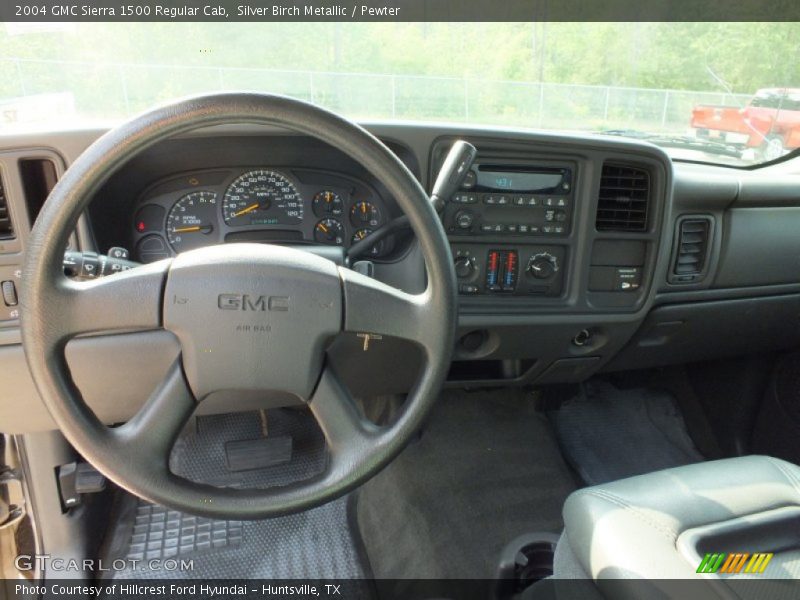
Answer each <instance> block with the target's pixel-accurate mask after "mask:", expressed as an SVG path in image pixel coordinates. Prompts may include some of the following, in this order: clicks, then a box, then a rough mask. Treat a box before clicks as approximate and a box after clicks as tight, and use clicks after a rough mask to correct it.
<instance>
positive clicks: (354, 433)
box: [308, 367, 378, 468]
mask: <svg viewBox="0 0 800 600" xmlns="http://www.w3.org/2000/svg"><path fill="white" fill-rule="evenodd" d="M308 406H309V408H310V409H311V413H312V414H313V415H314V418H315V419H316V420H317V423H318V424H319V426H320V428H321V429H322V433H323V434H324V435H325V441H326V442H327V443H328V449H329V451H330V453H331V457H332V463H333V465H334V468H335V465H336V464H337V463H339V462H341V461H345V462H347V461H348V460H352V459H353V458H354V457H355V456H358V455H359V454H364V453H365V452H366V450H367V449H368V448H370V447H371V445H372V444H373V443H374V439H375V438H376V436H377V435H378V428H377V427H376V426H375V425H373V424H372V423H370V422H368V421H366V420H365V419H363V418H362V417H361V415H360V414H359V411H358V407H356V405H355V402H354V400H353V398H352V396H351V395H350V392H348V391H347V388H345V386H344V385H343V384H342V382H341V381H340V380H339V378H338V376H337V375H336V373H335V372H334V371H333V369H331V368H330V367H326V368H325V369H323V371H322V376H321V377H320V380H319V383H318V384H317V389H316V390H315V392H314V395H313V396H312V397H311V400H310V401H309V404H308Z"/></svg>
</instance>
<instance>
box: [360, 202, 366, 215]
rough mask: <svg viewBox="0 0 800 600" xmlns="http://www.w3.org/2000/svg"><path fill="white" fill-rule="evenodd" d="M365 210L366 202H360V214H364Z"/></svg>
mask: <svg viewBox="0 0 800 600" xmlns="http://www.w3.org/2000/svg"><path fill="white" fill-rule="evenodd" d="M366 212H367V204H366V202H362V203H361V214H366Z"/></svg>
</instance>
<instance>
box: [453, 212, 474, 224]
mask: <svg viewBox="0 0 800 600" xmlns="http://www.w3.org/2000/svg"><path fill="white" fill-rule="evenodd" d="M454 220H455V222H456V226H457V227H458V228H459V229H470V228H471V227H472V223H473V222H474V221H475V216H474V215H473V214H472V213H471V212H469V211H466V210H460V211H458V212H457V213H456V217H455V219H454Z"/></svg>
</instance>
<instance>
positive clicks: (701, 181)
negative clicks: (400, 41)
mask: <svg viewBox="0 0 800 600" xmlns="http://www.w3.org/2000/svg"><path fill="white" fill-rule="evenodd" d="M365 125H366V126H367V128H368V129H369V130H370V131H372V132H373V133H374V134H376V135H378V136H379V137H380V138H381V139H383V140H384V141H386V142H389V143H390V144H391V145H392V148H393V150H395V151H396V152H398V153H401V154H402V155H403V159H404V160H405V161H406V163H407V164H408V165H409V166H410V167H411V169H412V171H413V172H414V173H415V174H417V176H418V177H419V179H420V181H421V182H422V183H423V186H425V187H426V188H429V187H430V177H431V174H432V173H433V171H434V162H435V161H434V157H433V155H432V149H433V148H434V143H435V141H436V140H439V139H443V138H453V137H455V136H463V137H466V138H467V139H469V138H472V139H477V140H484V144H485V143H486V142H485V140H490V141H491V145H492V147H493V148H495V149H497V148H502V147H504V146H505V147H507V148H508V149H509V151H510V152H512V153H516V154H519V153H523V154H527V155H529V156H539V157H548V156H549V157H552V156H554V155H562V156H569V157H572V158H573V159H575V160H578V161H582V164H583V171H582V174H581V177H582V178H583V179H582V181H583V182H584V188H583V190H582V194H583V195H584V198H585V201H586V202H587V204H586V207H585V209H584V210H582V211H581V214H579V215H577V216H576V221H575V223H576V225H575V230H574V232H573V234H572V236H571V237H570V241H569V243H570V244H571V246H570V250H571V253H570V268H571V273H570V274H569V281H568V284H567V290H566V292H565V295H564V297H563V298H562V301H561V302H557V303H554V304H553V305H552V306H548V305H547V304H546V303H542V304H538V305H536V304H535V303H534V304H528V305H526V306H522V305H519V306H518V305H510V304H505V305H504V304H499V305H494V306H492V305H491V304H489V305H486V306H482V305H481V304H480V303H476V302H466V304H465V305H464V306H463V307H462V309H461V315H460V317H459V323H460V325H459V334H460V335H461V336H465V335H468V334H471V333H473V332H475V331H483V332H485V333H486V339H487V340H488V343H487V344H486V345H485V346H483V347H482V348H479V349H478V350H477V351H474V350H470V349H468V348H467V347H465V346H464V345H463V342H464V340H463V339H460V340H459V342H458V345H457V348H456V355H455V359H456V360H457V361H458V362H460V363H462V367H464V368H466V369H467V370H469V369H470V368H471V366H470V365H471V364H473V363H472V361H479V362H481V363H486V362H487V361H490V362H491V361H494V362H497V363H498V364H500V363H503V364H505V362H504V361H509V360H510V361H515V360H516V361H522V362H523V363H524V369H523V371H524V373H523V375H522V376H520V377H504V376H498V377H497V378H491V379H487V380H485V381H484V380H480V379H477V380H476V379H474V378H473V379H472V380H471V381H470V382H464V381H460V380H459V379H458V377H455V378H454V379H452V380H451V382H450V384H451V385H462V384H470V385H519V384H523V383H536V382H537V380H539V379H540V378H541V377H542V376H544V374H545V373H552V372H553V370H552V369H551V367H554V366H555V365H556V362H557V361H560V360H564V359H568V360H574V359H584V358H586V359H592V360H591V361H590V362H591V366H590V368H589V369H588V370H587V371H585V372H583V373H582V374H581V375H580V376H581V378H583V377H585V376H588V375H590V374H591V373H593V372H596V371H597V370H598V369H600V368H603V366H604V365H608V368H612V369H617V368H632V367H647V366H652V365H655V364H663V363H664V362H665V359H667V358H668V360H667V362H676V361H677V362H680V361H681V360H693V359H698V358H707V357H713V356H715V355H719V356H721V355H724V354H728V353H730V352H735V353H743V352H747V351H749V350H751V349H753V348H755V347H756V346H754V345H753V344H738V343H734V342H735V341H736V338H735V337H734V338H725V337H724V336H723V337H722V338H715V337H714V335H713V333H714V332H715V331H717V330H724V331H730V330H731V328H733V329H734V331H735V330H736V328H737V327H738V326H739V322H738V320H737V319H738V318H739V317H738V316H737V315H738V314H740V313H738V312H737V311H741V310H746V311H747V312H748V314H752V315H754V318H756V315H759V314H760V311H761V310H762V309H763V310H765V311H770V310H774V311H776V314H781V315H785V314H786V311H791V310H794V308H796V305H795V304H794V302H795V301H794V300H793V299H792V298H790V297H784V298H782V299H780V300H776V299H775V296H776V294H787V293H791V292H793V291H794V292H798V291H800V277H798V276H797V275H798V273H800V269H798V268H797V262H796V261H795V262H793V259H792V257H793V256H794V257H795V258H796V257H797V245H796V241H795V240H794V239H793V238H792V236H790V235H789V230H790V229H792V227H791V226H789V225H787V226H786V227H785V228H784V227H780V228H779V229H778V233H777V237H775V234H774V231H775V229H774V227H773V226H772V224H773V223H775V218H776V217H775V215H776V214H777V213H776V212H775V209H777V208H778V207H782V209H783V210H786V211H787V212H786V213H785V216H787V218H788V219H789V223H790V224H792V225H796V224H798V221H797V220H796V219H797V218H798V210H800V209H798V208H796V207H800V198H799V196H800V195H799V194H797V190H798V189H800V177H797V176H794V175H790V174H789V175H782V176H780V177H775V176H772V175H769V174H761V173H759V172H758V171H752V172H750V171H743V170H739V169H734V168H728V167H715V166H709V165H691V164H678V163H676V164H674V165H673V164H672V163H671V162H670V161H669V159H668V158H667V157H666V155H665V154H664V153H663V151H661V150H660V149H658V148H655V147H653V146H649V145H646V144H640V143H637V142H633V141H627V140H624V139H617V138H615V139H606V138H602V137H595V136H578V135H559V134H552V133H541V132H533V131H526V130H497V129H492V128H479V127H459V126H451V125H440V126H437V125H421V124H413V123H366V124H365ZM101 133H103V132H102V131H74V132H52V133H42V134H30V135H25V136H16V137H8V138H5V139H3V140H2V141H0V152H3V151H8V152H13V153H14V155H15V156H16V155H26V154H31V153H36V152H41V151H46V152H48V153H49V154H50V155H52V156H55V157H57V159H58V160H59V161H60V162H62V163H63V164H64V165H68V164H70V162H72V160H74V158H76V157H77V156H78V155H79V154H80V152H81V151H82V150H83V149H84V148H85V147H86V146H88V145H89V144H90V143H91V142H92V141H93V140H94V139H95V138H96V137H98V136H99V135H100V134H101ZM291 135H292V134H289V133H287V132H285V131H279V130H271V129H266V128H260V127H259V128H255V127H249V126H229V127H216V128H212V129H209V130H204V131H198V132H196V133H193V134H191V135H189V136H186V137H185V138H184V139H185V140H187V141H188V145H189V146H190V147H195V148H199V147H200V146H201V144H199V143H197V142H199V141H200V140H202V139H203V138H212V139H213V138H214V137H216V136H225V137H231V136H240V137H241V139H242V141H243V142H245V141H246V140H249V142H248V143H244V144H243V145H244V146H247V145H248V144H250V147H252V145H253V144H256V143H257V141H256V140H257V138H264V137H272V138H287V137H291ZM43 149H46V150H43ZM603 156H618V157H632V158H634V159H635V160H640V161H646V162H650V163H652V164H654V165H657V166H658V168H660V169H663V177H664V179H663V182H661V184H660V185H661V186H662V194H663V205H662V206H661V207H660V211H661V213H660V220H659V222H658V223H659V225H658V227H657V228H655V229H654V230H653V231H652V232H651V234H652V236H651V238H650V239H651V240H652V241H653V245H652V247H651V249H650V252H651V254H649V255H648V259H651V260H652V269H651V270H650V271H649V273H648V274H647V277H648V279H647V282H648V284H649V285H648V286H647V287H646V290H647V291H646V294H645V295H644V296H643V297H642V299H641V301H640V302H638V303H637V305H636V307H635V309H633V310H631V309H630V307H625V308H621V309H620V310H617V311H603V310H597V309H596V304H593V303H592V302H589V303H587V302H586V301H587V299H588V298H587V295H586V293H585V291H583V290H584V287H583V286H585V282H586V280H587V277H588V262H587V260H586V257H587V255H588V253H589V252H590V249H591V246H592V241H593V240H595V239H602V236H599V235H597V232H595V231H594V227H593V210H592V205H591V204H590V203H591V202H593V200H592V194H593V186H594V185H595V184H594V182H595V181H597V177H598V173H597V170H598V165H599V162H598V160H600V159H601V157H603ZM154 158H156V159H158V158H159V157H154ZM257 162H258V163H259V164H264V161H263V159H260V160H259V161H257ZM9 165H10V166H9ZM150 166H152V162H151V164H149V165H147V167H148V168H149V167H150ZM202 166H207V165H202ZM3 168H4V170H8V169H9V168H13V162H12V163H9V164H6V165H4V166H3ZM12 175H13V174H12ZM156 179H157V174H155V173H154V174H153V179H152V181H155V180H156ZM145 184H146V182H143V184H142V185H145ZM11 201H12V203H13V205H14V206H13V207H12V208H13V209H14V210H17V211H19V210H24V205H23V204H22V203H23V202H24V199H23V198H22V197H21V189H19V188H17V190H16V191H15V192H14V194H13V196H12V198H11ZM698 213H703V214H711V215H713V216H714V218H715V219H716V220H717V223H718V224H719V226H718V227H717V228H716V231H717V232H718V233H719V235H715V237H714V240H713V244H714V252H713V255H712V259H711V261H712V262H711V269H710V274H709V277H708V278H706V280H704V281H703V282H701V283H700V284H698V285H688V286H687V285H683V286H677V285H670V284H668V283H667V273H668V271H669V269H670V266H671V265H670V257H671V255H672V249H673V236H674V230H675V227H674V224H675V220H676V219H677V218H678V217H680V216H681V215H687V214H688V215H692V214H698ZM24 225H25V227H27V224H24ZM753 228H756V229H758V230H760V231H762V232H764V235H762V236H761V237H760V238H755V237H753V236H752V235H751V234H750V233H749V232H751V231H753ZM23 229H24V228H23ZM795 230H796V229H795ZM79 233H81V235H80V238H81V247H82V248H84V249H96V243H95V242H94V240H93V239H92V236H91V235H90V233H91V232H87V231H86V230H83V231H81V232H79ZM20 235H21V239H22V241H23V242H24V236H25V231H24V230H23V231H21V233H20ZM775 244H777V247H779V248H783V249H784V253H783V254H781V255H780V256H779V257H778V258H777V261H776V262H777V263H778V264H772V265H770V266H769V267H768V268H764V266H765V265H766V264H767V263H766V261H768V260H772V258H774V256H773V255H772V254H771V248H774V247H775V246H774V245H775ZM100 249H101V250H102V249H104V248H100ZM787 257H788V260H787ZM742 265H744V266H745V267H746V268H745V269H742V268H741V267H742ZM376 274H377V276H378V277H379V278H380V279H382V280H383V281H386V282H389V283H391V284H392V285H396V286H398V287H402V288H404V289H406V290H407V291H418V290H419V289H422V288H423V287H424V284H425V273H424V267H423V264H422V261H421V259H420V255H419V252H418V248H417V246H416V244H414V243H413V241H412V243H410V244H409V246H408V250H407V252H405V253H404V254H402V255H401V256H399V257H398V258H397V260H395V261H390V262H385V263H379V264H377V265H376ZM773 284H776V285H773ZM737 298H739V299H747V300H748V303H747V304H746V305H745V304H736V303H733V304H729V303H725V304H724V305H720V304H717V303H716V302H715V301H720V300H723V301H724V300H732V299H737ZM484 304H486V303H484ZM662 309H663V310H662ZM648 315H649V316H648ZM673 316H675V317H676V318H677V319H678V320H683V321H686V322H690V323H692V324H697V326H696V327H690V328H686V329H684V330H683V331H682V333H681V335H680V336H679V337H669V336H667V337H665V338H664V339H663V340H662V342H663V343H661V344H660V345H659V344H656V345H655V346H654V345H652V344H651V345H650V346H647V340H648V339H650V338H652V335H651V333H649V329H650V327H651V325H652V324H653V323H660V322H663V321H664V320H665V319H666V320H669V319H672V318H673ZM769 322H770V323H771V322H772V321H769ZM582 329H588V330H591V331H592V332H593V333H594V338H593V340H592V342H591V344H589V345H588V346H586V345H585V346H580V347H579V346H576V345H575V344H574V343H573V338H574V337H575V335H576V333H579V332H580V331H581V330H582ZM768 329H769V328H768ZM745 330H746V331H747V332H748V333H747V336H745V337H749V338H750V340H751V342H752V341H757V342H759V344H758V345H757V347H758V348H759V349H770V348H777V347H784V346H786V345H792V344H793V343H795V342H796V343H798V344H800V332H795V331H794V330H793V329H790V330H788V331H784V332H783V335H781V336H779V337H777V338H776V337H773V338H771V339H770V338H769V337H768V336H767V335H761V334H759V330H758V329H757V328H748V327H745ZM637 331H638V333H637ZM761 331H762V333H763V331H765V330H761ZM137 335H139V336H144V337H141V338H138V339H134V338H133V337H132V336H125V337H126V338H131V339H125V340H124V342H123V340H122V336H113V338H108V339H100V338H96V339H81V340H76V341H75V342H73V344H72V345H71V347H70V364H71V365H73V369H74V372H75V376H76V379H78V381H79V385H80V386H81V388H82V389H84V388H85V393H86V395H87V399H88V401H89V404H90V405H91V406H93V407H94V408H95V409H96V410H98V412H99V413H100V414H101V416H103V418H104V419H105V420H110V421H114V420H118V419H124V418H127V416H128V415H124V414H120V412H119V411H118V410H117V408H116V406H115V398H116V399H118V398H120V396H119V394H124V395H126V396H125V397H126V398H128V397H130V398H133V397H134V396H135V398H138V399H141V401H142V402H143V401H144V399H145V398H146V397H147V395H148V393H149V391H150V390H151V389H152V387H154V386H155V384H156V382H157V381H158V380H159V377H161V376H162V375H163V373H164V372H165V371H166V369H167V368H168V366H169V363H170V360H171V358H172V357H173V356H174V353H175V352H177V345H176V343H175V341H174V339H170V338H169V337H163V336H161V337H159V338H158V339H157V340H156V338H155V337H153V338H150V337H147V336H151V335H156V336H158V335H159V334H137ZM165 335H167V336H169V334H165ZM753 336H755V338H757V339H755V338H754V337H753ZM759 336H760V337H759ZM642 340H645V348H646V350H644V351H642V346H641V345H640V344H641V341H642ZM121 342H122V343H121ZM382 344H383V345H382V346H381V351H380V352H378V351H375V353H374V354H373V353H368V354H369V356H368V359H367V360H366V364H368V365H369V372H372V371H375V372H380V373H387V372H392V370H393V361H394V362H396V357H397V356H404V350H403V347H402V346H395V345H394V344H395V342H394V341H393V340H385V341H384V342H382ZM338 347H340V349H341V351H342V366H343V370H345V371H347V370H348V369H349V370H351V371H352V374H353V377H354V381H355V385H358V379H359V378H361V379H362V380H364V381H363V382H362V383H366V384H365V385H362V386H361V390H360V391H361V392H362V393H364V394H379V393H396V392H402V391H403V390H404V389H407V387H406V386H407V385H408V381H410V380H412V376H413V372H414V360H415V358H414V357H409V359H408V360H407V361H404V362H403V365H402V368H398V367H397V366H396V365H394V371H395V372H397V377H387V378H385V381H378V385H376V383H375V381H373V379H375V378H365V377H363V375H362V374H361V373H359V371H358V365H359V359H366V358H367V357H365V356H363V354H362V355H359V352H363V351H362V350H361V349H360V347H359V346H358V343H357V340H342V341H341V342H339V344H338ZM620 352H621V353H620ZM615 356H618V357H619V358H614V357H615ZM594 358H598V359H599V360H597V361H594V360H593V359H594ZM631 358H633V359H635V360H628V359H631ZM475 364H477V363H475ZM531 365H532V366H531ZM464 368H462V369H461V372H463V371H464ZM546 377H547V378H548V381H551V379H550V375H547V376H546ZM367 379H368V380H369V381H366V380H367ZM0 380H2V381H4V382H5V381H8V382H10V385H8V386H7V387H6V388H5V391H4V392H2V394H0V431H14V432H21V431H26V430H31V431H32V430H42V429H47V428H50V427H52V422H51V421H50V419H49V415H48V414H47V413H46V410H45V409H44V407H43V405H42V404H41V401H40V400H39V398H38V395H37V393H36V391H35V389H34V388H33V386H32V383H31V381H30V378H29V376H28V374H27V368H26V367H25V363H24V357H23V355H22V350H21V347H20V346H19V335H18V330H17V329H16V327H15V325H14V324H13V323H7V324H5V325H2V324H0ZM556 380H558V379H556ZM115 381H117V382H118V383H119V384H120V385H114V382H115ZM248 402H250V400H247V401H243V404H242V405H243V406H244V405H247V403H248ZM216 404H217V409H218V410H225V409H227V408H230V407H231V406H232V399H231V398H222V399H220V400H219V402H217V403H216ZM251 404H252V403H251Z"/></svg>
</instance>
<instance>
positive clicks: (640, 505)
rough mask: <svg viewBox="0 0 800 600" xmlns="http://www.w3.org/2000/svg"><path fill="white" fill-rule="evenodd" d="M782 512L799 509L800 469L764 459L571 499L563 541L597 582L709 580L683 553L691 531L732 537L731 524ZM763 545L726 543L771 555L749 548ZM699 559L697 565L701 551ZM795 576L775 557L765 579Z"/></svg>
mask: <svg viewBox="0 0 800 600" xmlns="http://www.w3.org/2000/svg"><path fill="white" fill-rule="evenodd" d="M787 507H800V468H798V467H797V466H795V465H792V464H790V463H787V462H784V461H782V460H778V459H775V458H771V457H767V456H747V457H740V458H732V459H726V460H719V461H713V462H705V463H698V464H693V465H688V466H684V467H678V468H674V469H666V470H664V471H658V472H655V473H649V474H647V475H640V476H638V477H631V478H629V479H623V480H620V481H615V482H611V483H607V484H604V485H598V486H595V487H590V488H584V489H582V490H579V491H577V492H574V493H573V494H572V495H571V496H570V497H569V498H568V499H567V501H566V503H565V505H564V525H565V536H566V541H567V542H568V543H569V545H570V548H571V550H572V552H573V553H574V555H575V557H576V560H577V561H578V562H579V564H580V566H581V567H582V568H583V569H584V570H585V571H586V573H587V574H589V575H590V576H591V577H592V578H593V579H595V580H597V581H601V580H603V579H631V578H633V579H651V580H652V579H674V578H680V579H694V578H698V577H706V578H709V577H716V575H709V574H706V575H702V576H701V575H699V574H698V573H697V569H698V566H699V560H697V556H696V555H694V556H692V553H691V551H690V550H691V548H688V546H689V545H691V544H688V542H687V541H686V540H687V539H689V540H691V541H692V543H696V542H697V539H698V535H696V534H695V533H693V532H694V531H695V530H697V531H701V532H702V531H707V530H709V527H708V526H712V525H715V524H721V525H720V530H721V531H723V530H726V531H730V530H731V529H732V526H731V524H730V522H735V523H745V524H747V523H749V522H751V521H758V519H759V518H761V520H764V519H763V516H764V515H765V514H766V515H767V516H768V517H769V515H774V514H778V513H781V511H780V510H777V509H786V508H787ZM770 511H774V512H770ZM795 514H797V513H796V512H795ZM743 517H745V518H744V519H743ZM770 518H771V517H770ZM767 520H769V519H767ZM698 528H699V529H698ZM726 528H727V529H726ZM710 529H711V530H714V527H711V528H710ZM733 529H735V527H734V528H733ZM751 529H752V528H751ZM773 529H774V528H773ZM684 534H685V535H684ZM703 535H706V534H703ZM726 535H727V534H726ZM789 535H792V536H798V537H797V540H796V542H797V545H796V546H795V549H797V548H800V532H797V531H792V532H791V533H790V534H789ZM682 536H683V537H682ZM701 537H702V536H701ZM784 537H785V536H784ZM767 538H768V536H767ZM767 538H763V537H762V538H759V536H758V532H756V534H755V535H754V533H753V531H750V532H749V533H744V532H743V534H742V535H741V537H740V538H738V539H737V538H736V537H735V536H734V537H733V538H731V536H730V535H728V537H727V538H725V539H726V545H727V546H731V544H732V545H733V546H734V547H735V546H736V545H737V543H738V542H739V541H740V542H741V546H742V547H741V548H739V549H738V551H740V552H749V553H754V552H773V551H775V549H771V548H769V547H753V546H755V545H757V544H759V543H761V544H763V545H764V546H769V544H770V540H769V539H767ZM717 539H723V538H717ZM782 543H785V539H784V540H783V542H782ZM687 549H688V550H687ZM695 550H696V549H695ZM790 550H791V549H790ZM705 551H708V552H710V551H711V550H705ZM719 551H721V552H722V551H725V549H724V548H720V550H719ZM727 551H728V552H734V551H735V550H733V549H728V550H727ZM699 552H701V554H700V556H701V557H702V556H703V554H702V552H703V550H702V549H701V550H699ZM792 554H793V552H791V551H790V552H789V553H788V555H792ZM789 562H794V561H793V560H792V561H789ZM793 570H794V569H788V568H781V564H780V558H779V555H778V553H777V551H776V556H775V559H774V564H773V565H771V566H770V571H768V572H767V575H768V576H769V577H791V576H792V571H793ZM795 575H796V574H795ZM556 576H558V573H556ZM601 589H602V585H601Z"/></svg>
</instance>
